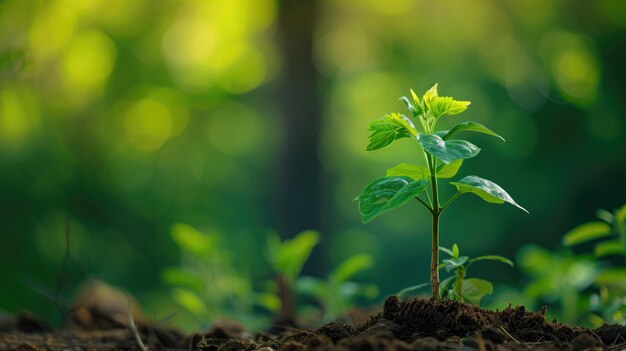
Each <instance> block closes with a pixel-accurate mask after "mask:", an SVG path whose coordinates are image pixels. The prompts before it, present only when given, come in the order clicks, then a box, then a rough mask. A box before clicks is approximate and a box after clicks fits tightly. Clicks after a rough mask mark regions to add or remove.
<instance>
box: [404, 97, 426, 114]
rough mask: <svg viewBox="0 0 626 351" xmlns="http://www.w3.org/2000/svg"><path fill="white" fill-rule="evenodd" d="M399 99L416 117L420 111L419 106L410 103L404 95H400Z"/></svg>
mask: <svg viewBox="0 0 626 351" xmlns="http://www.w3.org/2000/svg"><path fill="white" fill-rule="evenodd" d="M400 101H402V102H404V103H405V104H406V107H408V108H409V111H411V113H412V114H413V117H417V116H418V115H419V114H420V113H421V108H420V106H419V105H417V106H414V105H413V104H411V102H410V101H409V99H407V97H406V96H403V97H401V98H400Z"/></svg>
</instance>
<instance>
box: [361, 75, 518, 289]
mask: <svg viewBox="0 0 626 351" xmlns="http://www.w3.org/2000/svg"><path fill="white" fill-rule="evenodd" d="M411 95H412V98H413V102H411V101H409V99H408V98H406V97H402V98H400V100H402V101H403V102H404V103H405V104H406V105H407V107H408V109H409V111H410V112H411V117H412V120H411V119H409V118H408V117H406V116H404V115H402V114H399V113H392V114H389V115H385V116H384V117H382V118H380V119H378V120H376V121H374V122H372V123H371V124H370V126H369V131H370V132H371V134H370V136H369V144H368V146H367V150H368V151H373V150H378V149H382V148H384V147H385V146H388V145H390V144H391V143H392V142H393V141H395V140H398V139H402V138H408V139H411V140H414V141H416V142H417V143H418V144H419V145H421V154H422V156H423V158H424V160H425V165H412V164H407V163H401V164H399V165H398V166H396V167H394V168H391V169H389V170H387V174H386V176H385V177H382V178H378V179H376V180H374V181H373V182H371V183H370V184H369V185H368V186H367V187H366V188H365V190H363V192H362V193H361V194H360V195H359V196H358V197H357V198H356V200H358V201H359V211H360V213H361V216H362V219H363V222H365V223H366V222H369V221H371V220H372V219H374V218H376V217H378V216H380V215H381V214H383V213H385V212H387V211H390V210H392V209H395V208H398V207H400V206H402V205H403V204H405V203H406V202H408V201H409V200H411V199H413V198H414V199H416V200H417V201H419V202H420V203H421V204H422V205H423V206H424V207H425V208H426V209H427V210H428V212H429V213H430V214H431V216H432V247H431V263H430V284H431V292H432V296H433V298H435V299H439V220H440V218H441V215H442V214H443V212H444V211H445V210H446V208H448V206H450V204H451V203H452V202H453V201H454V200H455V199H456V198H457V197H459V196H460V195H462V194H465V193H473V194H475V195H477V196H479V197H480V198H482V199H483V200H485V201H487V202H490V203H496V204H503V203H505V202H507V203H509V204H511V205H513V206H516V207H518V208H520V209H522V210H523V211H525V212H527V211H526V210H525V209H524V208H523V207H521V206H520V205H518V204H517V203H516V202H515V201H514V200H513V199H512V198H511V196H509V194H507V193H506V191H504V190H503V189H502V188H501V187H500V186H498V185H497V184H495V183H493V182H491V181H489V180H486V179H483V178H480V177H477V176H473V175H472V176H467V177H465V178H463V179H461V180H459V181H457V182H450V184H452V185H453V186H455V187H456V189H457V192H456V193H455V194H454V195H453V196H452V197H450V198H449V199H448V200H447V201H445V202H444V201H441V199H440V198H439V180H440V179H447V178H451V177H453V176H454V175H456V173H457V172H458V170H459V168H460V167H461V164H462V163H463V160H464V159H468V158H472V157H474V156H476V155H478V153H479V151H480V148H478V147H477V146H476V145H474V144H472V143H471V142H469V141H467V140H459V139H452V137H453V136H454V135H455V134H456V133H458V132H461V131H470V132H478V133H484V134H487V135H491V136H494V137H496V138H499V139H501V140H504V139H503V138H502V137H501V136H499V135H498V134H496V133H495V132H493V131H492V130H490V129H488V128H487V127H485V126H483V125H481V124H478V123H475V122H464V123H460V124H457V125H456V126H454V127H453V128H452V129H450V130H437V122H438V121H439V119H440V118H441V117H443V116H452V115H456V114H459V113H461V112H463V111H465V110H466V109H467V107H468V106H469V104H470V102H469V101H457V100H454V99H453V98H451V97H444V96H439V95H438V92H437V84H435V85H434V86H433V87H432V88H430V89H429V90H428V91H427V92H426V93H425V94H424V95H423V97H422V99H420V98H419V97H418V96H417V95H416V94H415V92H413V90H411ZM413 121H415V122H417V123H413ZM416 124H417V127H416V126H415V125H416ZM428 188H430V190H429V189H428ZM424 195H425V197H426V200H424V199H423V198H422V197H420V196H424Z"/></svg>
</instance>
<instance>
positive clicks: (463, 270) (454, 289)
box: [397, 244, 513, 305]
mask: <svg viewBox="0 0 626 351" xmlns="http://www.w3.org/2000/svg"><path fill="white" fill-rule="evenodd" d="M439 250H440V251H442V252H444V253H445V254H447V255H448V256H450V258H447V259H444V260H442V262H441V264H440V265H439V269H445V270H446V271H447V272H449V273H453V275H452V276H450V277H448V278H446V279H444V280H443V281H442V282H441V283H440V284H439V293H440V295H441V297H444V298H449V299H451V300H457V301H466V302H470V303H473V304H477V305H478V304H480V300H482V298H483V297H484V296H485V295H489V294H491V293H493V284H491V282H490V281H488V280H485V279H479V278H467V272H468V270H469V268H470V266H471V265H472V264H473V263H474V262H477V261H497V262H502V263H504V264H508V265H509V266H511V267H513V262H512V261H511V260H509V259H508V258H506V257H503V256H498V255H484V256H479V257H474V258H471V257H469V256H461V253H460V251H459V246H458V245H457V244H454V245H452V248H451V249H448V248H445V247H440V248H439ZM427 285H428V283H425V284H420V285H416V286H413V287H409V288H406V289H404V290H402V291H400V292H399V293H398V294H397V295H398V296H400V297H402V296H403V295H406V294H407V293H409V292H412V291H415V290H417V289H420V288H422V287H425V286H427Z"/></svg>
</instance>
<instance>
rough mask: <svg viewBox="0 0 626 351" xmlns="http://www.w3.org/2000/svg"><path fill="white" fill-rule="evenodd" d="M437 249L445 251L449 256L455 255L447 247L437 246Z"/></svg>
mask: <svg viewBox="0 0 626 351" xmlns="http://www.w3.org/2000/svg"><path fill="white" fill-rule="evenodd" d="M439 251H443V252H445V253H447V254H448V256H450V257H455V256H454V253H453V252H452V250H450V249H448V248H445V247H443V246H439Z"/></svg>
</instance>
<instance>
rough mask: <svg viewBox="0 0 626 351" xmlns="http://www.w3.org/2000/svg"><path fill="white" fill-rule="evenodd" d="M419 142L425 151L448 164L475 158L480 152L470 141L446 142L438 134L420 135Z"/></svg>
mask: <svg viewBox="0 0 626 351" xmlns="http://www.w3.org/2000/svg"><path fill="white" fill-rule="evenodd" d="M418 140H419V143H420V144H421V145H422V147H423V148H424V151H426V152H428V153H429V154H431V155H433V156H435V157H437V158H438V159H440V160H442V161H443V162H445V163H448V164H449V163H452V162H454V161H456V160H458V159H464V158H471V157H474V156H476V155H478V153H479V152H480V148H479V147H478V146H476V145H474V144H472V143H470V142H469V141H466V140H448V141H444V140H443V139H441V137H440V136H438V135H436V134H420V136H419V137H418Z"/></svg>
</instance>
